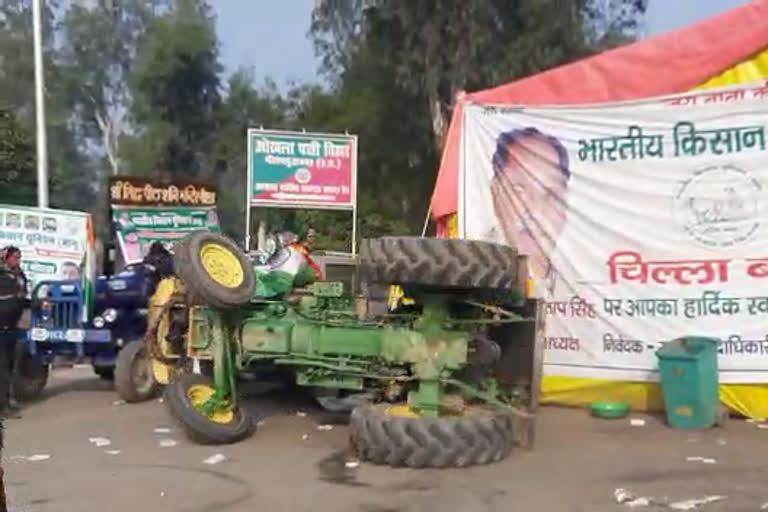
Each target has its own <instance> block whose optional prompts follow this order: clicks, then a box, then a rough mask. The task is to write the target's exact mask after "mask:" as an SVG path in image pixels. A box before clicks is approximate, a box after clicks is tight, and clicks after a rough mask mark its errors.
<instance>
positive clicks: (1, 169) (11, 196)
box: [0, 110, 37, 206]
mask: <svg viewBox="0 0 768 512" xmlns="http://www.w3.org/2000/svg"><path fill="white" fill-rule="evenodd" d="M35 178H36V176H35V145H34V141H33V139H32V136H31V135H30V133H29V130H27V129H25V128H24V127H23V126H22V125H21V124H20V123H19V122H18V120H17V119H16V116H15V115H14V114H13V112H12V111H10V110H0V203H4V204H19V205H26V206H34V205H35V204H36V197H37V180H36V179H35Z"/></svg>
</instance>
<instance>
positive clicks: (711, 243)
mask: <svg viewBox="0 0 768 512" xmlns="http://www.w3.org/2000/svg"><path fill="white" fill-rule="evenodd" d="M766 100H768V86H765V85H763V84H761V85H760V86H758V87H755V86H752V85H747V86H743V87H732V88H724V89H710V90H706V91H701V92H696V93H686V94H682V95H675V96H670V97H663V98H654V99H648V100H642V101H636V102H625V103H615V104H603V105H593V106H581V107H561V108H520V107H506V106H497V105H477V104H470V105H467V106H465V109H464V119H463V123H462V130H463V133H462V138H461V144H462V149H461V154H462V158H461V166H462V169H461V173H460V176H462V179H461V183H460V190H459V192H460V194H461V197H462V201H461V208H462V210H461V211H459V212H458V214H459V219H460V225H461V227H462V229H463V232H464V236H466V237H467V238H474V239H481V240H488V241H493V242H498V243H507V244H510V245H515V246H516V247H517V248H518V249H519V251H520V252H521V253H524V254H527V255H528V256H529V257H530V258H531V260H533V263H534V268H533V275H532V277H533V278H534V284H535V292H536V294H537V295H538V296H539V297H540V298H542V299H543V300H544V301H545V303H546V305H545V314H546V317H547V321H546V327H545V329H546V335H545V359H544V363H545V364H544V371H545V373H546V374H548V375H559V376H566V377H588V378H600V379H609V380H625V381H632V380H634V381H647V380H656V379H658V361H657V358H656V355H655V352H656V350H657V349H658V348H659V347H660V346H661V344H663V343H664V342H667V341H671V340H673V339H675V338H679V337H682V336H694V335H699V336H700V335H704V336H710V337H715V338H717V339H719V340H720V344H719V347H718V351H719V354H720V358H719V364H720V372H721V377H720V378H721V381H722V382H731V383H734V382H745V383H749V382H766V380H767V379H768V370H767V368H768V367H767V366H766V362H765V361H767V360H768V287H767V286H766V285H768V221H766V212H767V208H768V204H767V201H768V194H767V193H766V191H768V188H766V187H768V144H767V143H766V135H765V130H766V124H765V119H766V118H768V102H767V101H766Z"/></svg>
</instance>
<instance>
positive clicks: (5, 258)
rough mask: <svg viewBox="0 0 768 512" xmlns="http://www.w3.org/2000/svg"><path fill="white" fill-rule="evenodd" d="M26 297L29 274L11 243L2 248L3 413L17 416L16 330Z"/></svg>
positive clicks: (0, 386) (0, 401)
mask: <svg viewBox="0 0 768 512" xmlns="http://www.w3.org/2000/svg"><path fill="white" fill-rule="evenodd" d="M26 299H27V276H25V275H24V272H23V271H22V270H21V251H20V250H19V248H18V247H14V246H8V247H5V248H4V249H3V250H2V251H0V412H2V413H4V414H5V415H13V416H18V406H17V404H16V401H15V400H14V399H13V396H12V393H11V388H12V386H11V382H12V380H13V379H12V376H13V370H14V362H15V360H16V329H17V327H18V324H19V320H20V319H21V315H22V314H23V313H24V306H25V304H26Z"/></svg>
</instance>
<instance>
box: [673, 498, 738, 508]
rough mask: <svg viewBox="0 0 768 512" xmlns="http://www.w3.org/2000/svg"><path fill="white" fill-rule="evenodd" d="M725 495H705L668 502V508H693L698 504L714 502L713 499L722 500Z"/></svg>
mask: <svg viewBox="0 0 768 512" xmlns="http://www.w3.org/2000/svg"><path fill="white" fill-rule="evenodd" d="M724 499H725V496H707V497H705V498H698V499H693V500H685V501H676V502H674V503H670V504H669V508H671V509H674V510H695V509H697V508H698V507H699V506H700V505H706V504H707V503H714V502H715V501H721V500H724Z"/></svg>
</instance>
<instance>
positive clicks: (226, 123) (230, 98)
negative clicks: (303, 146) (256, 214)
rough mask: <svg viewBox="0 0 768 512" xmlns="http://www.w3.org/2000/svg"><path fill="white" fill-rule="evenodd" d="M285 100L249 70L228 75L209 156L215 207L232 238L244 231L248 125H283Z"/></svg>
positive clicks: (284, 122)
mask: <svg viewBox="0 0 768 512" xmlns="http://www.w3.org/2000/svg"><path fill="white" fill-rule="evenodd" d="M287 113H288V103H287V101H286V100H285V99H284V98H283V97H282V96H281V94H280V92H279V91H278V90H277V86H276V85H275V84H274V83H273V82H270V81H267V82H266V83H265V84H264V85H263V86H261V87H257V86H256V85H255V84H254V81H253V72H252V71H251V70H246V69H241V70H238V71H236V72H235V73H234V74H233V75H232V76H231V77H230V78H229V81H228V84H227V88H226V97H225V99H224V100H223V102H222V105H221V108H220V109H219V110H218V112H217V122H216V126H217V127H218V129H217V130H216V134H215V136H214V139H213V141H212V148H211V159H212V161H213V162H214V169H215V175H214V180H215V183H216V185H217V188H218V201H217V203H218V204H217V208H218V210H219V216H220V218H221V223H222V225H223V226H224V229H225V231H226V232H227V233H228V234H229V235H231V236H232V237H234V238H235V239H236V240H239V239H241V238H242V236H243V233H244V232H245V208H246V200H245V194H246V187H247V179H248V175H247V173H248V161H247V158H248V148H247V145H248V141H247V138H246V132H247V130H248V128H254V127H260V126H263V127H269V128H285V127H286V126H287V122H288V121H287Z"/></svg>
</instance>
